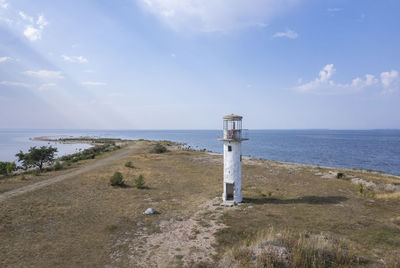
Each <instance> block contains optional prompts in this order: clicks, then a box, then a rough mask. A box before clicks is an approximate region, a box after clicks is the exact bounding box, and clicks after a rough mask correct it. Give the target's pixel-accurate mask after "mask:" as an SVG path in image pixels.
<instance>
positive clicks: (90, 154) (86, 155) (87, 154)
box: [60, 142, 121, 162]
mask: <svg viewBox="0 0 400 268" xmlns="http://www.w3.org/2000/svg"><path fill="white" fill-rule="evenodd" d="M120 148H121V147H120V146H118V145H115V143H114V142H106V143H104V144H100V145H96V146H94V147H91V148H88V149H85V150H83V151H82V152H79V153H75V154H70V155H64V156H62V157H60V160H61V161H70V162H78V161H80V160H87V159H94V158H95V157H96V156H98V155H100V154H102V153H105V152H112V151H115V150H118V149H120Z"/></svg>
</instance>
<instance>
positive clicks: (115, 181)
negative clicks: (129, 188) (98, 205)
mask: <svg viewBox="0 0 400 268" xmlns="http://www.w3.org/2000/svg"><path fill="white" fill-rule="evenodd" d="M110 185H111V186H123V185H125V183H124V177H123V176H122V174H121V172H118V171H116V172H115V173H114V175H112V176H111V178H110Z"/></svg>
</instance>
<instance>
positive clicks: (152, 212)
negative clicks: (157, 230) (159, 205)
mask: <svg viewBox="0 0 400 268" xmlns="http://www.w3.org/2000/svg"><path fill="white" fill-rule="evenodd" d="M144 214H146V215H151V214H156V211H155V210H154V209H152V208H148V209H146V211H145V212H144Z"/></svg>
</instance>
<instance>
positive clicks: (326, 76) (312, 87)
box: [295, 64, 379, 94]
mask: <svg viewBox="0 0 400 268" xmlns="http://www.w3.org/2000/svg"><path fill="white" fill-rule="evenodd" d="M335 73H336V69H335V68H334V65H333V64H327V65H326V66H325V67H324V68H323V69H322V70H321V71H320V72H319V75H318V77H317V78H315V79H314V80H313V81H310V82H308V83H304V84H300V85H299V86H297V87H295V90H297V91H299V92H303V93H310V92H313V93H330V94H336V93H349V92H357V91H360V90H362V89H364V88H366V87H370V86H376V85H378V84H379V80H378V79H377V78H375V76H374V75H372V74H366V75H364V78H360V77H356V78H354V79H353V80H352V81H351V83H347V84H340V83H336V82H334V81H333V80H332V79H331V78H332V76H333V75H334V74H335Z"/></svg>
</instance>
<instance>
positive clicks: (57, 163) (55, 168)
mask: <svg viewBox="0 0 400 268" xmlns="http://www.w3.org/2000/svg"><path fill="white" fill-rule="evenodd" d="M60 169H62V165H61V163H60V161H58V160H57V161H56V163H55V165H54V170H60Z"/></svg>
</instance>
